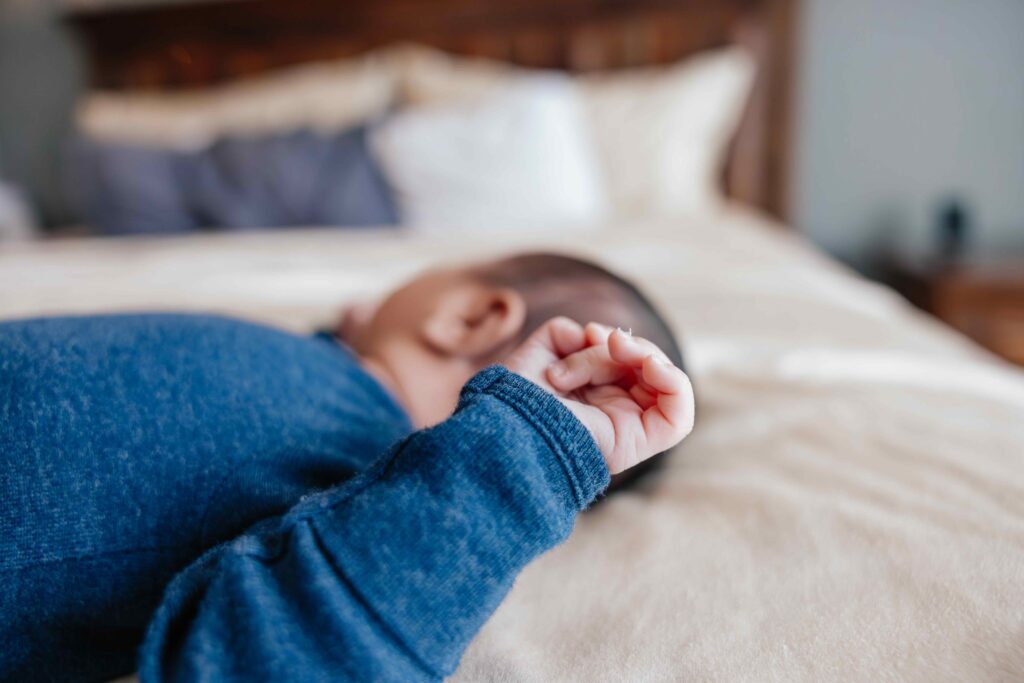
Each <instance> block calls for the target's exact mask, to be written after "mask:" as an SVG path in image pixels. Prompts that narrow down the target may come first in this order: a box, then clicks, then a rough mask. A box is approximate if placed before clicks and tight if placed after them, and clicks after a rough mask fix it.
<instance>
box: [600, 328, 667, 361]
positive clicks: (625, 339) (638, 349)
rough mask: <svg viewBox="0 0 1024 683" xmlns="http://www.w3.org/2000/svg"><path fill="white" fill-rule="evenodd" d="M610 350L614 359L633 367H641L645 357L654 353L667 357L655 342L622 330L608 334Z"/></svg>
mask: <svg viewBox="0 0 1024 683" xmlns="http://www.w3.org/2000/svg"><path fill="white" fill-rule="evenodd" d="M608 352H609V354H610V355H611V357H612V360H614V361H616V362H618V363H622V364H623V365H628V366H630V367H632V368H639V367H640V366H641V364H642V363H643V362H644V358H647V356H650V355H652V354H653V355H655V356H658V357H660V358H665V354H664V353H663V352H662V350H661V349H659V348H658V347H657V346H655V345H654V344H653V343H651V342H649V341H647V340H646V339H644V338H642V337H634V336H632V335H630V334H627V333H625V332H623V331H622V330H615V331H614V332H612V333H611V334H610V335H608ZM665 359H666V361H667V360H668V359H667V358H665Z"/></svg>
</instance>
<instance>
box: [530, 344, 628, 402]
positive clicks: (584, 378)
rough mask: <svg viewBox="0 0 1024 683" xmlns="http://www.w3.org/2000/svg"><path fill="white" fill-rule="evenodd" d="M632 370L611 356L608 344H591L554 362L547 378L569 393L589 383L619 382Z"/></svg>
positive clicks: (552, 384) (597, 384)
mask: <svg viewBox="0 0 1024 683" xmlns="http://www.w3.org/2000/svg"><path fill="white" fill-rule="evenodd" d="M631 372H632V371H631V370H630V369H629V368H627V367H625V366H623V365H620V364H619V363H616V362H615V361H613V360H612V359H611V357H609V355H608V347H607V346H591V347H589V348H586V349H583V350H582V351H578V352H576V353H574V354H571V355H569V356H567V357H565V358H563V359H562V360H560V361H558V362H557V363H552V364H551V365H550V366H549V367H548V372H547V379H548V382H550V383H551V386H553V387H554V388H555V389H557V390H558V391H560V392H562V393H568V392H570V391H575V390H576V389H579V388H580V387H584V386H587V385H588V384H592V385H596V386H600V385H603V384H610V383H612V382H617V381H618V380H620V379H622V378H623V377H626V376H627V375H628V374H629V373H631Z"/></svg>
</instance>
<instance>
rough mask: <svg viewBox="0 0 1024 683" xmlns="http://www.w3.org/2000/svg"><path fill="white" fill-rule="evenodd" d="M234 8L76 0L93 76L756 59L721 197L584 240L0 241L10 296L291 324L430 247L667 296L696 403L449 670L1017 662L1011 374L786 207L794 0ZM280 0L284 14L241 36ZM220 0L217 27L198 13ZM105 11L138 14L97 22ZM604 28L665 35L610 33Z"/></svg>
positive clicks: (770, 674) (20, 306) (596, 675)
mask: <svg viewBox="0 0 1024 683" xmlns="http://www.w3.org/2000/svg"><path fill="white" fill-rule="evenodd" d="M240 4H242V3H240ZM232 5H233V3H223V4H217V3H214V4H213V5H210V6H207V5H196V6H183V7H179V8H173V9H159V10H156V9H152V10H133V11H130V12H129V11H124V12H114V13H99V14H96V13H91V12H83V13H81V14H79V15H77V16H76V17H75V18H74V19H73V21H74V22H75V23H76V25H78V26H79V28H80V29H81V30H82V31H83V33H84V35H86V36H88V37H89V40H90V41H91V43H90V44H91V45H93V50H94V53H95V54H94V77H95V79H96V82H98V83H100V84H103V85H105V86H107V87H128V86H129V85H147V86H152V87H173V86H175V85H182V84H188V83H193V84H195V83H202V82H208V81H212V80H217V79H220V78H228V77H231V76H233V75H238V70H242V71H246V70H257V71H258V70H260V69H263V68H266V67H268V66H273V65H279V64H281V63H294V62H299V61H304V60H306V59H309V58H312V57H314V56H323V55H325V54H328V53H330V54H333V55H345V54H351V53H354V52H358V51H361V50H364V49H367V48H369V47H372V46H373V45H376V44H379V43H383V42H388V41H391V40H393V39H395V38H396V37H397V38H403V39H406V38H414V39H417V40H422V41H426V42H428V43H430V44H433V45H438V46H441V47H445V48H447V49H451V50H455V51H463V52H470V53H474V54H478V53H482V54H486V55H488V56H491V57H499V58H503V59H507V60H511V61H518V62H525V63H528V64H530V65H533V66H561V67H571V68H590V67H594V66H596V67H601V66H616V65H623V64H624V62H623V60H625V61H626V62H629V61H630V60H632V61H637V60H640V61H650V62H657V61H659V60H664V61H667V60H670V59H675V58H677V57H679V56H681V55H683V54H687V53H689V52H692V51H694V50H697V49H703V48H706V47H713V46H715V45H717V44H719V43H721V42H722V41H725V40H728V39H730V37H735V35H737V34H736V32H737V31H738V32H739V34H740V35H742V36H745V37H746V39H748V40H753V42H754V44H756V45H757V47H758V50H759V52H758V54H760V55H761V56H762V57H761V59H762V60H763V61H762V71H761V75H760V77H759V78H760V80H759V82H758V86H757V90H756V93H759V94H756V95H755V97H754V98H753V99H752V100H751V104H750V106H749V107H748V110H747V114H746V116H745V119H744V123H743V125H742V127H741V132H740V134H739V137H738V138H737V141H736V142H735V144H734V145H733V149H732V154H731V156H730V161H729V164H728V166H727V168H726V170H725V172H724V184H725V186H726V187H727V188H728V191H729V195H730V197H731V198H732V199H731V201H730V202H729V203H728V204H727V205H726V206H725V207H724V208H722V209H721V210H720V211H718V212H716V213H714V214H713V215H704V216H690V217H687V216H674V217H632V218H621V217H620V218H615V219H609V220H607V221H605V222H603V223H601V224H599V225H595V226H591V229H590V231H589V232H587V233H586V235H585V237H584V238H581V236H580V234H579V233H571V232H565V233H563V232H559V231H554V230H551V231H547V232H545V233H543V234H537V233H532V234H527V233H521V234H502V235H495V234H483V235H477V236H473V235H471V234H458V235H446V234H445V233H444V231H443V230H436V231H418V230H397V231H388V232H339V231H325V230H314V229H309V230H293V231H289V232H272V233H250V234H232V235H219V234H210V235H195V236H189V237H178V238H168V239H149V240H138V239H105V240H96V239H73V240H61V241H52V242H43V243H26V244H19V245H12V246H9V247H5V248H4V250H3V251H0V292H3V296H2V297H0V315H2V316H4V317H14V316H29V315H43V314H57V313H85V312H92V311H98V310H138V309H157V310H169V309H174V310H180V309H188V310H203V311H214V312H219V313H226V314H232V315H238V316H242V317H246V318H250V319H254V320H259V321H263V322H267V323H271V324H276V325H280V326H283V327H285V328H288V329H292V330H295V331H308V330H310V329H312V328H313V327H316V326H318V325H321V324H324V323H326V322H329V321H330V320H331V319H332V317H333V315H334V313H335V311H336V309H337V307H338V306H339V305H340V304H341V303H342V302H344V301H345V300H348V299H350V298H356V297H363V296H372V295H374V294H377V293H380V292H382V291H384V290H386V289H387V288H388V287H389V286H391V285H392V284H394V283H397V282H399V281H401V280H402V279H403V278H405V277H407V276H408V275H410V274H412V273H414V272H415V271H417V270H419V269H421V268H423V267H426V266H429V265H432V264H434V263H436V262H438V261H452V260H456V261H460V260H470V259H473V258H476V257H480V256H484V255H492V254H495V253H504V252H508V251H515V250H525V249H537V248H544V249H556V250H562V251H572V252H574V253H582V254H584V255H588V256H591V257H593V258H596V259H598V260H600V261H602V262H604V263H606V264H608V265H610V266H612V267H613V268H615V269H617V270H620V271H622V272H623V273H625V274H626V275H629V276H632V277H634V278H635V279H637V280H638V281H640V282H641V283H642V284H643V286H644V287H645V289H647V290H648V291H649V292H650V293H651V294H652V295H653V297H654V298H655V299H656V300H657V301H658V302H659V303H660V304H661V305H662V307H663V308H664V309H665V310H666V312H667V313H668V315H669V317H670V318H671V319H672V322H673V323H674V325H675V327H676V329H677V330H678V331H679V333H680V335H681V336H682V339H683V342H684V347H685V352H686V355H687V361H688V369H689V371H690V373H691V375H692V378H693V381H694V384H695V387H696V390H697V396H698V419H697V427H696V429H695V431H694V433H693V434H692V435H691V436H690V437H689V438H688V439H687V440H686V441H685V442H684V444H683V445H682V446H681V447H680V448H679V449H677V450H676V451H675V452H674V453H673V455H672V456H671V458H670V459H669V461H668V464H667V466H666V468H665V469H664V470H663V471H662V472H661V473H659V474H658V475H657V476H654V477H650V478H648V479H645V480H644V481H642V482H641V485H640V486H639V487H638V488H637V489H635V490H632V491H629V492H624V493H621V494H616V495H615V496H613V497H611V498H609V499H607V500H605V501H603V502H601V503H600V504H599V505H597V506H596V507H595V508H594V509H592V510H590V511H588V512H587V513H586V514H584V515H583V516H582V517H581V519H580V520H579V522H578V525H577V528H576V530H575V531H574V533H573V535H572V536H571V538H570V539H569V541H568V542H567V543H566V544H564V545H563V546H561V547H559V548H557V549H556V550H554V551H552V552H551V553H548V554H547V555H545V556H543V557H542V558H540V559H539V560H538V561H536V562H535V563H533V564H532V565H531V566H530V567H528V568H527V570H526V571H525V572H524V573H523V575H522V576H521V577H520V578H519V580H518V581H517V583H516V586H515V588H514V589H513V591H512V593H511V594H510V595H509V597H508V599H507V600H506V601H505V602H504V603H503V605H502V606H501V607H500V609H499V610H498V612H497V613H496V614H495V615H494V617H493V618H492V619H491V620H490V622H489V623H488V624H487V626H486V627H485V628H484V630H483V631H482V632H481V634H480V635H479V637H478V638H477V639H476V640H475V642H474V643H473V645H472V646H471V648H470V650H469V651H468V652H467V653H466V655H465V657H464V658H463V661H462V664H461V667H460V669H459V671H458V672H457V674H456V675H455V676H454V680H457V681H595V680H616V681H619V680H621V681H661V680H702V681H703V680H707V681H764V680H780V681H820V680H877V681H890V680H891V681H897V680H898V681H968V680H969V681H1012V680H1021V679H1024V609H1022V608H1021V605H1024V376H1022V374H1021V373H1020V372H1019V371H1017V370H1014V369H1013V368H1011V367H1010V366H1008V365H1007V364H1005V363H1003V362H1001V361H999V360H997V359H996V358H994V357H992V356H990V355H989V354H987V353H986V352H984V351H982V350H980V349H979V348H978V347H976V346H974V345H973V344H971V343H970V342H968V341H967V340H966V339H965V338H963V337H961V336H959V335H957V334H955V333H953V332H952V331H950V330H948V329H947V328H944V327H942V326H940V325H939V324H937V323H935V322H933V321H932V320H931V319H929V318H926V317H924V316H923V315H922V314H919V313H916V312H915V311H914V310H913V309H911V308H910V307H909V306H908V305H906V304H905V303H904V302H903V301H902V300H901V299H899V298H898V297H897V296H896V295H894V294H893V293H891V292H890V291H888V290H886V289H884V288H881V287H878V286H876V285H873V284H870V283H868V282H866V281H865V280H862V279H861V278H859V277H858V276H856V275H854V274H853V273H851V272H850V271H848V270H846V269H844V268H843V267H841V266H839V265H837V264H835V263H834V262H832V261H831V260H829V259H828V258H826V257H825V256H823V255H821V254H820V253H818V252H817V251H815V250H814V249H813V248H811V247H810V246H808V245H807V244H805V243H804V242H803V241H802V240H801V239H800V237H799V236H798V235H797V234H795V233H794V232H793V231H791V230H789V229H787V228H786V227H785V225H784V223H783V222H782V219H784V218H785V201H784V198H785V195H786V189H785V182H784V181H785V173H784V169H785V167H786V163H785V153H784V151H785V149H786V147H787V144H786V140H787V134H786V126H785V125H784V124H783V123H782V121H784V119H785V109H786V107H785V101H786V98H785V97H784V94H785V92H786V88H787V87H788V82H789V80H788V76H787V73H788V71H787V70H788V68H789V66H788V65H789V59H790V57H789V54H788V52H787V49H786V48H785V47H784V46H785V44H786V40H785V37H786V35H787V33H788V32H789V31H791V30H792V7H791V5H790V3H784V2H783V3H779V2H738V1H737V2H725V3H710V2H700V1H697V0H694V1H692V2H657V1H654V0H651V1H644V2H636V3H633V4H629V3H624V2H612V1H606V2H599V1H596V0H589V1H587V2H584V1H582V0H579V1H576V0H574V1H572V2H566V3H564V4H561V3H560V4H559V5H558V9H556V8H555V7H554V6H553V5H550V3H539V2H530V1H527V0H517V1H514V2H513V1H509V2H504V3H496V2H476V3H474V2H468V1H467V2H462V1H460V0H445V1H444V2H441V3H435V4H434V5H432V6H433V7H436V8H437V9H436V11H435V12H434V13H432V14H430V16H431V17H432V18H431V19H429V20H426V21H424V22H422V23H421V24H417V25H415V26H413V25H410V24H409V23H408V22H406V23H403V21H402V20H400V19H396V17H402V16H406V14H405V13H406V12H409V11H410V8H413V9H416V8H419V9H422V3H420V4H417V3H416V2H414V0H402V1H401V2H400V1H399V0H389V1H388V2H382V3H368V2H367V3H361V2H359V3H352V6H353V7H355V8H358V11H356V10H354V11H353V12H352V13H350V14H346V15H345V16H346V17H348V19H346V22H348V23H345V22H343V21H342V20H341V19H336V20H332V21H335V23H334V24H332V27H333V30H332V31H331V32H330V35H331V36H332V37H331V38H330V39H329V40H328V39H326V38H324V39H323V40H322V41H320V42H317V41H315V40H312V41H311V40H308V38H310V36H315V35H321V34H320V33H318V32H317V31H316V30H314V26H315V22H313V23H311V22H310V18H309V15H303V14H302V12H300V11H298V10H286V9H284V7H285V5H286V3H279V2H275V1H273V0H255V2H253V3H251V5H250V7H252V8H255V9H253V11H252V12H250V13H249V14H248V15H246V16H248V17H249V18H241V15H240V13H239V12H238V11H237V10H232ZM308 7H309V8H312V9H308V11H309V12H311V13H313V16H319V17H321V18H323V17H324V16H325V10H324V5H323V4H320V3H310V4H309V5H308ZM317 8H319V9H317ZM272 17H277V18H279V19H281V18H283V19H287V22H286V23H287V25H288V26H289V27H290V28H289V29H288V31H287V32H286V33H287V34H288V35H291V36H292V38H293V39H292V40H288V41H285V42H284V44H283V45H281V46H278V47H277V48H275V49H270V48H269V47H266V46H265V49H262V48H261V49H256V48H255V47H254V45H256V44H258V43H259V44H262V43H260V41H259V40H258V39H256V38H254V36H255V37H257V38H258V37H259V36H261V35H262V34H261V33H260V31H261V28H260V27H261V26H262V27H264V28H263V30H265V29H266V26H267V25H268V22H269V21H271V18H272ZM303 17H305V18H303ZM624 17H625V19H624ZM752 18H753V19H752ZM627 19H628V20H627ZM233 20H238V21H240V22H241V24H240V25H239V27H237V29H236V30H235V31H234V33H231V32H229V33H230V35H233V36H235V37H234V38H233V39H229V40H225V41H220V42H217V41H214V40H213V39H212V38H211V36H214V35H218V33H217V31H216V30H215V29H216V27H217V26H218V22H219V23H220V28H221V29H223V26H224V25H225V23H226V22H230V21H233ZM289 22H290V23H289ZM119 23H120V25H121V26H122V28H123V27H124V26H128V27H131V29H132V30H131V31H128V32H124V31H119V32H117V35H119V36H122V37H121V38H120V39H117V40H114V39H113V38H112V39H111V40H110V41H107V42H105V41H104V40H103V38H104V36H106V35H114V34H113V33H110V32H111V31H112V29H111V27H112V26H117V25H118V24H119ZM456 24H457V25H458V26H471V27H473V30H472V31H468V30H464V29H460V30H458V31H455V30H454V29H452V26H454V25H456ZM535 25H536V26H548V27H550V26H554V27H557V28H556V29H550V30H549V31H544V30H540V29H537V28H536V26H535ZM175 26H176V27H179V28H181V27H192V28H191V29H189V30H186V31H185V33H186V34H187V35H188V36H189V40H188V41H186V42H185V43H180V42H179V43H175V42H174V41H173V40H171V39H170V38H168V36H170V35H179V36H180V35H181V33H180V32H178V33H175V32H174V31H172V30H171V29H172V28H173V27H175ZM384 26H386V27H388V29H387V30H384V29H383V28H382V27H384ZM623 26H629V27H634V28H635V27H640V28H635V30H636V31H637V34H636V35H638V36H644V35H648V36H651V35H657V36H661V37H660V38H657V39H653V38H652V39H651V40H646V39H644V38H642V37H641V38H636V36H634V38H631V39H629V40H625V39H623V38H622V35H623V34H622V30H621V27H623ZM395 27H398V28H395ZM615 27H618V28H615ZM652 27H654V28H652ZM673 27H675V28H673ZM679 27H685V28H679ZM634 28H631V29H630V30H631V31H632V30H634ZM183 30H184V29H183ZM651 31H653V33H651ZM396 32H398V33H400V34H401V35H399V36H396V35H395V33H396ZM663 34H664V35H668V36H669V37H673V38H672V39H671V40H669V39H667V38H665V37H664V35H663ZM129 35H130V36H135V37H134V38H132V39H131V40H129V39H128V38H126V37H124V36H129ZM161 36H163V37H161ZM297 36H304V37H305V38H307V40H296V39H295V38H296V37H297ZM338 36H342V38H343V39H342V38H338ZM595 36H596V38H595ZM630 41H633V42H630ZM298 45H302V46H303V47H302V49H301V50H299V48H297V47H296V46H298ZM581 45H583V46H587V45H590V46H591V47H590V48H585V47H580V46H581ZM594 45H596V46H597V47H593V46H594ZM623 45H625V46H627V47H623ZM638 45H639V47H637V46H638ZM614 46H618V48H615V47H614ZM628 46H632V47H628ZM183 50H184V52H183ZM311 53H312V54H311ZM602 55H606V56H602ZM607 55H617V57H615V58H613V57H608V56H607ZM574 60H575V61H574Z"/></svg>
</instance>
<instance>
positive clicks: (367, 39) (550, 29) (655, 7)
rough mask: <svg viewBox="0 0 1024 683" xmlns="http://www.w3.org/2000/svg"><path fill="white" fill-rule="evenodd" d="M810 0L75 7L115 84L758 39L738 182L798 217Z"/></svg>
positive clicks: (633, 54)
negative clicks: (440, 55)
mask: <svg viewBox="0 0 1024 683" xmlns="http://www.w3.org/2000/svg"><path fill="white" fill-rule="evenodd" d="M797 1H798V0H213V1H206V2H185V3H181V2H179V3H174V4H163V5H155V6H154V5H143V6H127V7H126V6H115V7H112V8H107V9H89V10H84V9H83V10H78V11H74V12H71V13H70V14H69V15H68V16H67V21H68V22H69V23H70V24H71V26H72V27H73V28H74V29H75V32H76V33H77V34H78V35H79V36H80V37H81V39H82V41H83V42H84V45H85V48H86V51H87V54H88V55H89V64H90V80H91V83H92V85H93V86H94V87H98V88H105V89H117V90H123V89H148V90H153V89H160V90H169V89H175V88H184V87H201V86H208V85H211V84H214V83H218V82H223V81H227V80H231V79H236V78H244V77H247V76H252V75H255V74H259V73H261V72H265V71H268V70H271V69H275V68H279V67H282V66H287V65H292V64H299V63H303V62H309V61H316V60H325V59H333V58H341V57H348V56H352V55H356V54H359V53H362V52H365V51H367V50H370V49H373V48H376V47H380V46H382V45H386V44H389V43H394V42H418V43H423V44H426V45H431V46H434V47H437V48H440V49H443V50H447V51H449V52H453V53H457V54H463V55H472V56H480V57H489V58H493V59H498V60H503V61H508V62H512V63H515V64H520V65H523V66H531V67H543V68H558V69H565V70H568V71H574V72H584V71H595V70H605V69H618V68H626V67H636V66H647V65H655V64H665V63H668V62H672V61H675V60H678V59H680V58H682V57H685V56H688V55H691V54H693V53H695V52H698V51H701V50H705V49H708V48H712V47H718V46H721V45H725V44H727V43H739V44H742V45H745V46H747V47H748V48H749V49H750V50H751V51H752V52H753V54H754V55H755V56H756V59H757V61H758V64H759V72H758V80H757V83H756V85H755V89H754V93H753V95H752V97H751V100H750V103H749V106H748V109H747V111H746V114H745V116H744V120H743V123H742V125H741V128H740V131H739V133H738V134H737V136H736V139H735V141H734V143H733V148H732V150H731V154H730V158H729V161H728V164H727V166H726V168H725V169H723V175H724V178H723V180H724V183H725V187H726V191H727V193H728V194H729V195H730V196H731V197H733V198H735V199H739V200H741V201H744V202H746V203H748V204H751V205H754V206H757V207H760V208H761V209H763V210H764V211H766V212H767V213H769V214H771V215H773V216H776V217H778V218H781V219H783V220H785V219H786V218H788V201H787V199H788V179H789V165H790V148H791V145H790V112H791V106H790V104H791V100H792V90H793V66H794V58H793V54H794V42H795V37H796V36H795V34H796V31H795V21H796V14H797V12H796V3H797Z"/></svg>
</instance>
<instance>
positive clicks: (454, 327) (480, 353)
mask: <svg viewBox="0 0 1024 683" xmlns="http://www.w3.org/2000/svg"><path fill="white" fill-rule="evenodd" d="M525 323H526V301H525V300H524V299H523V297H522V295H520V294H519V292H517V291H516V290H514V289H511V288H509V287H491V286H488V285H481V284H476V283H474V284H473V285H467V286H466V287H462V288H459V289H458V290H456V291H453V292H450V293H449V294H448V295H447V296H446V297H444V298H443V299H442V301H441V302H440V304H439V305H438V307H437V309H436V310H435V311H434V313H433V315H431V316H430V317H429V318H428V319H427V320H426V321H425V322H424V325H423V338H424V340H425V341H426V342H427V344H428V345H429V346H431V347H432V348H433V349H434V350H435V351H439V352H441V353H444V354H445V355H448V356H458V357H462V358H474V359H476V358H484V357H487V356H492V355H494V354H495V353H497V352H498V350H499V349H501V348H503V347H504V346H506V345H507V344H508V343H509V342H511V341H512V340H514V339H516V338H517V337H518V336H519V333H520V331H521V330H522V329H523V325H524V324H525Z"/></svg>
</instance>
